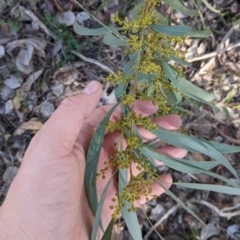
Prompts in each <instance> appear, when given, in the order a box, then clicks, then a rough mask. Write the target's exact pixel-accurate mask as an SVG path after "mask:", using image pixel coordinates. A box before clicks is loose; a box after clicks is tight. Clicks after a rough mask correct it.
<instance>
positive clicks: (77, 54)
mask: <svg viewBox="0 0 240 240" xmlns="http://www.w3.org/2000/svg"><path fill="white" fill-rule="evenodd" d="M71 53H73V54H75V55H76V56H78V57H79V58H81V59H82V60H83V61H85V62H89V63H92V64H94V65H97V66H99V67H100V68H102V69H103V70H104V71H106V72H108V73H114V71H113V70H112V69H111V68H109V67H108V66H106V65H104V64H103V63H100V62H98V61H97V60H95V59H92V58H89V57H85V56H84V55H82V54H81V53H78V52H76V51H74V50H72V51H71Z"/></svg>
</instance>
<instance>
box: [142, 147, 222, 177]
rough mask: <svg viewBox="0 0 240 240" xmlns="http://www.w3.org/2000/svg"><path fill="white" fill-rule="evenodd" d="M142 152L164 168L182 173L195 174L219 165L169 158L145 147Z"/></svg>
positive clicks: (209, 162)
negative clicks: (160, 163)
mask: <svg viewBox="0 0 240 240" xmlns="http://www.w3.org/2000/svg"><path fill="white" fill-rule="evenodd" d="M142 151H143V153H144V154H146V155H147V156H148V155H150V156H151V157H153V158H154V159H156V160H158V161H161V162H163V163H164V164H165V165H166V166H168V167H170V168H173V169H175V170H177V171H180V172H184V173H192V174H197V173H201V172H203V171H204V170H210V169H212V168H214V167H216V166H218V165H219V163H218V162H217V161H195V160H183V159H177V158H170V157H167V156H165V155H163V154H160V153H158V152H156V151H153V150H151V149H150V148H146V147H144V148H143V150H142Z"/></svg>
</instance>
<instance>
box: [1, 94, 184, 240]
mask: <svg viewBox="0 0 240 240" xmlns="http://www.w3.org/2000/svg"><path fill="white" fill-rule="evenodd" d="M99 93H100V92H99ZM83 97H85V96H82V98H83ZM97 97H98V96H97V95H96V100H97ZM86 99H87V97H86ZM96 102H97V101H96ZM72 105H73V102H72V100H71V101H70V102H69V101H68V102H65V103H64V104H62V105H61V107H60V109H59V110H58V111H56V113H55V114H54V115H53V116H52V117H51V119H50V121H48V122H47V123H46V124H45V125H44V127H43V128H42V129H41V131H39V132H38V133H37V134H36V135H35V137H34V139H33V140H32V142H31V143H30V146H29V148H28V150H27V152H26V154H25V157H24V160H23V163H22V166H21V168H20V170H19V173H18V174H17V176H16V178H15V180H14V182H13V183H12V185H11V188H10V190H9V193H8V195H7V198H6V201H5V202H4V204H3V206H4V208H3V209H6V215H9V212H11V213H12V215H13V216H14V218H16V222H18V223H21V224H20V225H22V226H27V228H28V229H30V230H31V231H30V232H31V236H30V237H29V238H31V239H32V238H38V236H42V238H41V239H88V236H89V235H90V231H91V228H92V222H93V218H94V216H93V213H92V210H91V207H90V205H89V202H88V199H87V195H86V191H85V186H84V171H85V155H86V153H87V150H88V147H89V143H90V140H91V138H92V135H93V133H94V131H95V129H96V127H97V126H98V125H99V123H100V121H101V120H102V119H103V117H104V116H105V114H106V112H107V111H108V110H109V109H110V108H111V106H107V107H103V108H98V109H96V110H95V111H94V112H93V113H92V114H89V115H88V117H87V118H84V116H82V117H81V121H82V120H84V122H80V123H81V126H82V127H78V122H77V121H76V122H73V123H74V124H73V125H67V123H68V122H69V121H70V122H69V123H70V124H72V122H71V119H69V118H66V116H67V115H66V111H71V114H72V115H74V114H75V115H76V116H75V118H76V119H77V118H79V116H78V114H79V113H78V112H76V113H75V111H74V110H71V109H74V108H75V107H73V106H72ZM148 105H149V103H147V104H145V106H144V104H143V103H141V104H139V106H137V105H136V112H138V113H141V114H143V116H144V115H145V116H147V115H149V114H153V113H154V112H155V111H156V108H154V107H152V108H151V107H149V106H148ZM93 107H94V105H93V106H92V108H93ZM69 109H70V110H69ZM86 111H87V110H86ZM89 111H91V110H89ZM119 117H121V111H120V108H119V109H118V110H117V111H115V113H114V115H113V116H112V120H114V119H115V118H119ZM61 119H62V120H61ZM59 120H61V121H62V122H61V121H59ZM156 123H157V124H159V125H161V126H162V127H165V128H168V129H170V130H173V129H176V128H178V127H179V126H180V124H181V122H180V120H179V118H178V117H177V116H169V117H166V118H162V119H157V120H156ZM169 123H171V124H169ZM77 128H79V129H81V130H80V133H76V132H78V131H79V130H77ZM49 133H50V134H49ZM140 133H141V134H142V136H143V138H144V139H145V140H146V139H150V138H152V137H153V136H152V135H151V134H150V133H148V132H146V131H144V130H142V129H140ZM73 139H74V140H73ZM117 141H118V136H117V135H116V134H114V133H109V134H107V135H106V136H105V139H104V142H103V147H102V150H101V154H100V158H99V165H98V169H101V168H103V166H104V164H103V162H104V161H108V155H113V151H114V148H115V146H114V143H115V142H117ZM161 151H162V152H163V153H165V154H169V155H174V156H175V157H181V156H183V155H185V154H186V152H184V151H183V150H179V149H176V148H173V147H169V148H165V149H161ZM112 173H113V169H110V170H109V171H108V173H107V174H106V179H101V178H99V179H98V181H97V190H98V195H99V196H101V194H102V192H103V189H104V188H105V186H106V183H107V182H108V180H109V178H110V176H111V175H112ZM135 174H137V172H136V171H135ZM164 180H165V181H166V182H170V183H171V177H170V176H169V175H166V176H165V177H164ZM116 186H117V184H116V182H115V181H113V182H112V183H111V185H110V186H109V191H108V193H107V197H106V201H105V204H104V207H103V213H102V216H103V223H104V226H105V227H106V225H107V224H108V222H109V220H110V218H111V214H112V212H111V211H110V209H109V206H110V204H111V199H112V197H113V196H114V194H115V193H116V191H117V188H116ZM154 189H155V190H154V191H155V193H156V194H157V195H159V194H161V193H162V192H163V190H162V189H161V188H157V187H154ZM14 199H17V204H16V201H14ZM142 203H143V201H142ZM26 213H27V214H26ZM16 229H18V228H17V227H16ZM19 239H21V238H20V237H19ZM23 239H26V238H23Z"/></svg>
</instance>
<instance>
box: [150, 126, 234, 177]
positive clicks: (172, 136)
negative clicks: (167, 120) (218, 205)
mask: <svg viewBox="0 0 240 240" xmlns="http://www.w3.org/2000/svg"><path fill="white" fill-rule="evenodd" d="M152 133H154V134H156V135H157V137H158V138H160V139H162V140H163V141H165V142H167V143H169V144H172V145H174V146H176V147H180V148H183V149H186V150H188V151H192V152H200V153H203V154H205V155H207V156H209V157H211V158H213V159H215V160H216V161H217V162H219V163H220V164H222V165H223V166H225V167H226V168H227V169H228V170H229V171H230V172H231V173H232V174H233V175H234V176H235V177H236V178H237V179H238V175H237V173H236V171H235V169H234V168H233V167H232V165H231V164H230V163H229V161H228V160H227V159H226V158H225V157H224V156H223V155H222V154H221V153H220V152H218V151H217V150H216V149H215V148H214V147H212V146H211V145H209V144H208V143H206V142H204V141H201V140H198V139H196V138H191V137H188V136H186V135H183V134H180V133H174V132H171V131H168V130H165V129H162V128H159V129H157V130H152Z"/></svg>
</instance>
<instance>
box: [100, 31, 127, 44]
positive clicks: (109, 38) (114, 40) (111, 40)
mask: <svg viewBox="0 0 240 240" xmlns="http://www.w3.org/2000/svg"><path fill="white" fill-rule="evenodd" d="M123 39H124V38H123V37H121V38H119V37H116V36H114V35H113V34H112V33H111V32H108V33H106V34H105V36H104V38H103V43H105V44H106V45H110V46H128V43H127V42H126V41H125V40H123Z"/></svg>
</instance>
